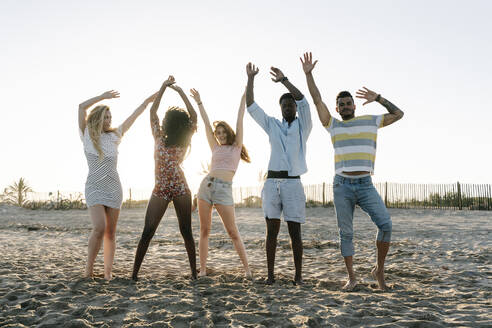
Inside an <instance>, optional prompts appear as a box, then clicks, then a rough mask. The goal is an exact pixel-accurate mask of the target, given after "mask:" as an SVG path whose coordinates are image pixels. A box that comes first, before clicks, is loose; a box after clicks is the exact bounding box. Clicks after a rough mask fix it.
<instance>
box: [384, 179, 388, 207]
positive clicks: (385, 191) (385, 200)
mask: <svg viewBox="0 0 492 328" xmlns="http://www.w3.org/2000/svg"><path fill="white" fill-rule="evenodd" d="M384 206H386V207H388V182H387V181H386V182H385V183H384Z"/></svg>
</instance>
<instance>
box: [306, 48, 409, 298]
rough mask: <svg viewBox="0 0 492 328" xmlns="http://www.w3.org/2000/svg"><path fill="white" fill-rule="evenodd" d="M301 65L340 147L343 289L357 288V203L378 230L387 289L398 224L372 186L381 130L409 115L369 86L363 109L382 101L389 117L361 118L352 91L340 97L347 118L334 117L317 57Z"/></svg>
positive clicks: (336, 184)
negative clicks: (317, 79)
mask: <svg viewBox="0 0 492 328" xmlns="http://www.w3.org/2000/svg"><path fill="white" fill-rule="evenodd" d="M301 62H302V68H303V70H304V73H305V74H306V79H307V84H308V88H309V93H310V94H311V96H312V98H313V101H314V104H315V105H316V109H317V111H318V116H319V119H320V121H321V123H322V124H323V126H324V127H325V128H326V129H327V130H328V132H330V135H331V141H332V143H333V147H334V149H335V177H334V179H333V195H334V203H335V211H336V215H337V224H338V229H339V234H340V250H341V253H342V256H343V258H344V261H345V266H346V268H347V273H348V281H347V283H346V284H345V286H344V287H343V289H344V290H352V289H353V288H354V287H355V286H356V285H357V279H356V277H355V273H354V270H353V264H352V263H353V259H352V257H353V255H354V245H353V242H352V239H353V235H354V232H353V217H354V209H355V205H359V206H360V208H361V209H362V210H364V211H365V212H366V213H367V214H368V215H369V216H370V217H371V220H372V221H373V222H374V223H375V224H376V226H377V227H378V233H377V236H376V247H377V263H376V266H375V267H374V269H373V270H372V271H371V273H372V276H373V277H374V278H375V279H376V281H377V283H378V286H379V288H380V289H382V290H385V289H386V288H387V287H386V284H385V281H384V262H385V259H386V254H387V253H388V249H389V245H390V241H391V230H392V223H391V218H390V215H389V213H388V210H387V209H386V206H385V205H384V202H383V200H382V199H381V197H380V196H379V194H378V192H377V191H376V189H375V188H374V185H373V184H372V180H371V175H372V174H373V173H374V161H375V157H376V138H377V130H378V128H381V127H383V126H387V125H390V124H393V123H394V122H396V121H398V120H399V119H401V118H402V117H403V112H402V111H401V110H400V109H399V108H397V107H396V106H395V105H393V104H392V103H391V102H389V101H388V100H386V99H384V98H383V97H381V95H380V94H377V93H376V92H373V91H371V90H369V89H367V88H366V87H364V88H363V89H360V90H359V91H357V94H356V95H357V98H362V99H365V100H366V101H365V102H364V103H363V105H366V104H369V103H371V102H374V101H376V102H378V103H380V104H381V105H383V106H384V107H385V108H386V109H387V110H388V114H384V115H364V116H357V117H356V116H355V115H354V112H355V104H354V99H353V98H352V95H351V94H350V92H348V91H342V92H340V93H339V94H338V96H337V99H336V104H337V106H336V111H337V112H338V113H339V114H340V116H341V117H342V120H341V121H340V120H338V119H336V118H334V117H332V116H331V114H330V112H329V111H328V107H327V106H326V105H325V103H324V102H323V100H322V99H321V94H320V92H319V90H318V88H317V86H316V84H315V83H314V78H313V74H312V70H313V69H314V66H315V65H316V63H317V62H318V61H317V60H316V61H314V62H313V58H312V54H311V53H305V54H304V60H303V59H302V58H301Z"/></svg>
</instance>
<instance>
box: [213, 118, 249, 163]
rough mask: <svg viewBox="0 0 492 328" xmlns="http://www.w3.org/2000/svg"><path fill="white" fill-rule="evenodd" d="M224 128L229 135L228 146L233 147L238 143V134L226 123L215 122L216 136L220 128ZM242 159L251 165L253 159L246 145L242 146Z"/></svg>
mask: <svg viewBox="0 0 492 328" xmlns="http://www.w3.org/2000/svg"><path fill="white" fill-rule="evenodd" d="M219 126H220V127H222V128H223V129H224V131H225V132H226V134H227V140H226V145H232V144H234V142H235V141H236V133H234V130H233V129H232V128H231V127H230V126H229V124H227V123H226V122H224V121H215V122H214V134H215V133H216V132H217V128H218V127H219ZM241 159H242V160H243V161H245V162H246V163H251V159H250V158H249V154H248V151H247V150H246V147H244V144H243V145H242V146H241Z"/></svg>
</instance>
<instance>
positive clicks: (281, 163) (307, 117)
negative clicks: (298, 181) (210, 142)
mask: <svg viewBox="0 0 492 328" xmlns="http://www.w3.org/2000/svg"><path fill="white" fill-rule="evenodd" d="M296 104H297V117H296V119H295V120H294V121H292V123H291V124H290V126H289V123H288V122H287V121H286V120H285V119H282V122H280V121H279V120H278V119H276V118H274V117H271V116H268V115H267V114H265V112H264V111H263V109H261V108H260V106H258V104H257V103H256V102H254V103H252V104H251V105H250V106H248V113H249V114H250V115H251V117H253V119H254V120H255V121H256V123H258V124H259V125H260V126H261V127H262V128H263V130H265V132H266V133H267V134H268V137H269V139H270V147H271V152H270V162H269V163H268V170H272V171H288V172H289V173H288V174H289V176H296V175H301V174H304V173H306V172H307V165H306V142H307V139H308V137H309V134H310V133H311V129H312V128H313V123H312V121H311V112H310V110H309V104H308V102H307V101H306V97H303V98H302V99H301V100H299V101H296Z"/></svg>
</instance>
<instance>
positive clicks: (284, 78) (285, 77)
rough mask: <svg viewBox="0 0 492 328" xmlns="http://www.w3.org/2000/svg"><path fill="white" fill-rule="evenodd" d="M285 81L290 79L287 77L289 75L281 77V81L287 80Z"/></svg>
mask: <svg viewBox="0 0 492 328" xmlns="http://www.w3.org/2000/svg"><path fill="white" fill-rule="evenodd" d="M285 81H289V79H288V78H287V76H284V77H283V78H281V79H280V80H279V82H285Z"/></svg>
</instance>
